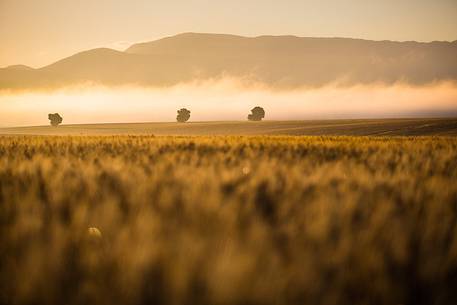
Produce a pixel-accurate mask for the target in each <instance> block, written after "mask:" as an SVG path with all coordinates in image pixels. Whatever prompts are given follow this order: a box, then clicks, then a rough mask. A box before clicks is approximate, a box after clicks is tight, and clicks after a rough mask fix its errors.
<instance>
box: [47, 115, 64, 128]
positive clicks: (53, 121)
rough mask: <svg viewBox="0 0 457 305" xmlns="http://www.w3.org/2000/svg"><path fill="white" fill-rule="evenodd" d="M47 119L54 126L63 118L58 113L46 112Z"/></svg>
mask: <svg viewBox="0 0 457 305" xmlns="http://www.w3.org/2000/svg"><path fill="white" fill-rule="evenodd" d="M48 119H49V121H51V125H52V126H54V127H56V126H59V124H61V123H62V121H63V118H62V117H61V116H60V114H58V113H50V114H48Z"/></svg>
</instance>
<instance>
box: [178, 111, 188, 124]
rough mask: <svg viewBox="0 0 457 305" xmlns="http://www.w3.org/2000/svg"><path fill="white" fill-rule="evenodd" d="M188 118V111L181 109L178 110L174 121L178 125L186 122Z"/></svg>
mask: <svg viewBox="0 0 457 305" xmlns="http://www.w3.org/2000/svg"><path fill="white" fill-rule="evenodd" d="M189 118H190V110H187V109H186V108H182V109H180V110H178V116H177V117H176V121H178V122H180V123H184V122H187V121H188V120H189Z"/></svg>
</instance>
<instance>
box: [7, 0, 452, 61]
mask: <svg viewBox="0 0 457 305" xmlns="http://www.w3.org/2000/svg"><path fill="white" fill-rule="evenodd" d="M183 32H205V33H227V34H237V35H243V36H259V35H296V36H307V37H351V38H364V39H372V40H397V41H410V40H415V41H426V42H427V41H434V40H446V41H454V40H457V0H434V1H433V0H382V1H381V0H333V1H329V0H282V1H279V0H230V1H219V0H181V1H177V0H167V1H155V0H0V67H5V66H9V65H14V64H25V65H29V66H32V67H41V66H45V65H48V64H50V63H52V62H55V61H57V60H59V59H61V58H64V57H67V56H70V55H73V54H74V53H77V52H80V51H82V50H87V49H92V48H96V47H110V48H114V49H118V50H124V49H126V48H127V47H128V46H129V45H131V44H133V43H136V42H143V41H151V40H155V39H158V38H162V37H165V36H171V35H175V34H179V33H183Z"/></svg>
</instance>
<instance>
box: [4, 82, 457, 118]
mask: <svg viewBox="0 0 457 305" xmlns="http://www.w3.org/2000/svg"><path fill="white" fill-rule="evenodd" d="M254 106H262V107H264V108H265V110H266V119H267V120H305V119H337V118H394V117H449V116H457V86H455V85H453V84H450V83H439V84H434V85H429V86H421V87H411V86H406V85H392V86H382V85H379V86H366V85H360V86H353V87H349V88H347V87H346V88H344V87H339V86H333V85H328V86H325V87H321V88H314V89H310V88H303V89H296V90H289V91H285V90H282V91H278V90H270V89H268V88H266V87H263V86H250V87H246V86H242V85H241V84H240V82H238V81H236V80H233V79H225V80H220V81H209V82H199V83H188V84H183V85H177V86H173V87H170V88H164V89H146V88H141V87H123V88H116V89H112V88H105V87H91V86H88V87H73V88H67V89H63V90H59V91H53V92H27V93H10V94H7V93H2V94H0V126H33V125H46V124H48V123H49V122H48V120H47V114H48V113H54V112H58V113H60V114H61V115H62V116H63V117H64V124H83V123H108V122H111V123H123V122H153V121H157V122H166V121H175V119H176V110H177V109H179V108H183V107H185V108H188V109H190V110H191V111H192V113H191V121H215V120H246V116H247V114H248V113H249V110H250V109H251V108H253V107H254Z"/></svg>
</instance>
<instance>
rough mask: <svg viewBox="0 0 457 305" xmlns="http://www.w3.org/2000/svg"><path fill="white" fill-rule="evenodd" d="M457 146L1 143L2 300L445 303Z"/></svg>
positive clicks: (421, 140) (256, 141)
mask: <svg viewBox="0 0 457 305" xmlns="http://www.w3.org/2000/svg"><path fill="white" fill-rule="evenodd" d="M456 181H457V139H456V138H439V137H436V138H435V137H418V138H414V137H412V138H367V137H153V136H113V137H95V136H92V137H89V136H88V137H77V136H74V137H69V136H63V137H45V136H42V137H21V136H11V137H0V303H1V304H89V303H92V304H94V303H95V304H431V303H434V304H451V302H452V301H453V300H454V301H455V300H456V299H457V292H456V290H455V289H453V288H456V280H457V234H456V233H457V220H456V219H457V183H456Z"/></svg>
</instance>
